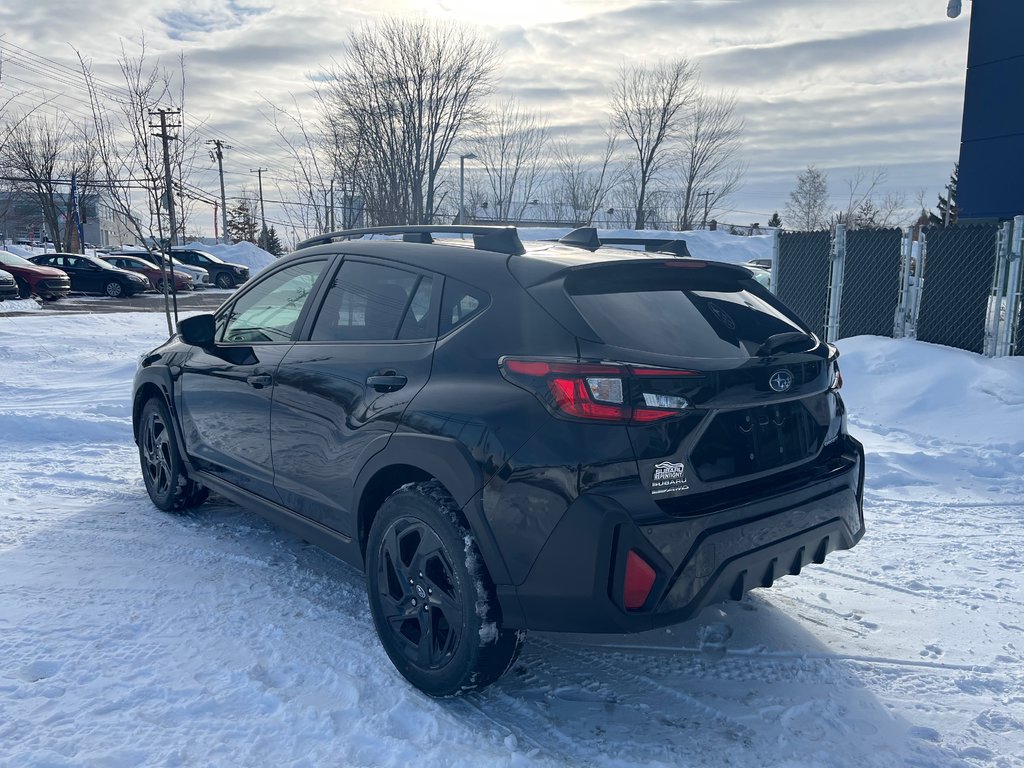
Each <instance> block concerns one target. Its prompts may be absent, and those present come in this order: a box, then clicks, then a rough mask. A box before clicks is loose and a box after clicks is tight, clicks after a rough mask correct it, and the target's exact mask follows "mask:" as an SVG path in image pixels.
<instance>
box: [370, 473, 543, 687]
mask: <svg viewBox="0 0 1024 768" xmlns="http://www.w3.org/2000/svg"><path fill="white" fill-rule="evenodd" d="M366 571H367V593H368V596H369V601H370V612H371V613H372V614H373V623H374V625H375V626H376V628H377V634H378V636H379V637H380V640H381V644H382V645H383V646H384V650H385V651H386V652H387V654H388V656H389V657H390V658H391V661H392V663H393V664H394V665H395V667H396V668H397V669H398V671H399V672H401V674H402V675H403V676H404V677H405V678H406V679H407V680H408V681H409V682H410V683H412V684H413V685H414V686H416V687H417V688H419V689H420V690H421V691H423V692H424V693H426V694H428V695H430V696H454V695H457V694H460V693H464V692H466V691H471V690H475V689H477V688H483V687H484V686H486V685H489V684H490V683H492V682H494V681H495V680H497V679H498V678H499V677H501V676H502V675H503V674H505V672H506V671H507V670H508V669H509V668H510V667H511V666H512V664H513V663H514V662H515V660H516V658H517V657H518V655H519V650H520V648H521V646H522V642H523V639H524V637H525V633H523V632H517V631H512V630H503V629H501V617H500V615H498V608H497V601H496V600H495V597H494V585H493V583H492V581H491V579H490V576H489V574H488V573H487V570H486V568H485V567H484V564H483V560H482V559H481V557H480V554H479V552H478V551H477V547H476V541H475V539H474V537H473V534H472V533H471V532H470V530H469V528H468V526H467V525H466V523H465V522H464V520H463V519H462V515H461V513H460V512H459V508H458V505H457V504H456V503H455V501H454V500H453V499H452V498H451V496H450V495H448V493H447V492H446V491H445V489H444V488H443V487H442V486H441V484H440V483H438V482H436V481H431V482H427V483H416V484H411V485H406V486H403V487H402V488H399V489H398V490H397V491H395V492H394V493H392V494H391V495H390V496H389V497H388V498H387V499H386V500H385V502H384V504H383V505H382V506H381V508H380V511H379V512H378V513H377V517H376V518H375V519H374V521H373V525H372V527H371V529H370V536H369V540H368V542H367V550H366Z"/></svg>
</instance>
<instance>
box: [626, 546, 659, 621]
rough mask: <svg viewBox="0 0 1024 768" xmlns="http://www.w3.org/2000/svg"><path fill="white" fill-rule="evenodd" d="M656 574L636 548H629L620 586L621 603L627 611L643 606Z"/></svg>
mask: <svg viewBox="0 0 1024 768" xmlns="http://www.w3.org/2000/svg"><path fill="white" fill-rule="evenodd" d="M656 578H657V574H656V573H655V572H654V569H653V568H651V566H650V565H648V564H647V561H646V560H644V559H643V558H642V557H640V555H638V554H637V553H636V550H633V549H631V550H629V554H628V555H626V578H625V580H624V583H623V588H622V603H623V605H625V606H626V610H628V611H636V610H639V609H640V608H643V607H644V603H646V602H647V598H648V597H650V594H651V587H653V586H654V581H655V579H656Z"/></svg>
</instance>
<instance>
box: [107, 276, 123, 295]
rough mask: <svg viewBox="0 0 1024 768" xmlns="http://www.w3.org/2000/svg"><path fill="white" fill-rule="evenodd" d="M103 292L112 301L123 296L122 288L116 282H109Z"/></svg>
mask: <svg viewBox="0 0 1024 768" xmlns="http://www.w3.org/2000/svg"><path fill="white" fill-rule="evenodd" d="M103 292H104V293H105V294H107V296H110V297H111V298H112V299H116V298H119V297H121V296H123V295H124V286H123V285H121V283H120V282H118V281H117V280H110V281H109V282H108V283H107V284H106V285H105V286H104V287H103Z"/></svg>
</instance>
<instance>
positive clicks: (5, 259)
mask: <svg viewBox="0 0 1024 768" xmlns="http://www.w3.org/2000/svg"><path fill="white" fill-rule="evenodd" d="M0 264H6V265H7V266H9V267H24V266H29V267H31V266H32V262H31V261H29V260H28V259H23V258H21V256H15V255H14V254H13V253H8V252H7V251H0Z"/></svg>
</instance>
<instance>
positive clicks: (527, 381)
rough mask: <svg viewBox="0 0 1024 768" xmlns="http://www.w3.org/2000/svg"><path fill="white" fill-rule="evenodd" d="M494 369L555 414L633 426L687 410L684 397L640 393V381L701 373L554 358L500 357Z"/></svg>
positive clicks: (695, 375) (641, 387) (696, 375)
mask: <svg viewBox="0 0 1024 768" xmlns="http://www.w3.org/2000/svg"><path fill="white" fill-rule="evenodd" d="M498 367H499V369H500V370H501V375H502V376H504V377H505V378H506V379H508V380H509V381H510V382H512V383H513V384H515V385H517V386H520V387H522V388H523V389H526V390H529V391H530V392H533V394H535V395H536V396H537V398H538V399H539V400H540V401H541V402H542V403H543V404H544V405H545V406H546V407H547V408H548V409H549V410H551V411H552V412H553V413H555V414H556V415H558V416H561V417H563V418H564V417H568V418H572V419H580V420H583V421H603V422H618V423H633V424H645V423H650V422H653V421H660V420H662V419H668V418H671V417H672V416H677V415H678V414H679V413H680V412H681V411H686V410H690V409H691V408H692V406H691V404H690V402H689V400H688V399H687V398H685V397H682V396H679V395H666V394H658V393H653V392H644V391H642V390H643V389H644V388H643V386H642V383H643V380H644V379H645V378H652V377H666V376H671V377H679V378H682V377H690V376H694V377H699V376H700V375H701V374H700V373H698V372H696V371H685V370H677V369H670V368H651V367H642V366H632V365H627V364H623V363H604V362H576V361H569V360H561V359H553V358H547V359H545V358H522V357H503V358H501V359H500V360H499V361H498ZM637 385H639V386H637Z"/></svg>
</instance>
